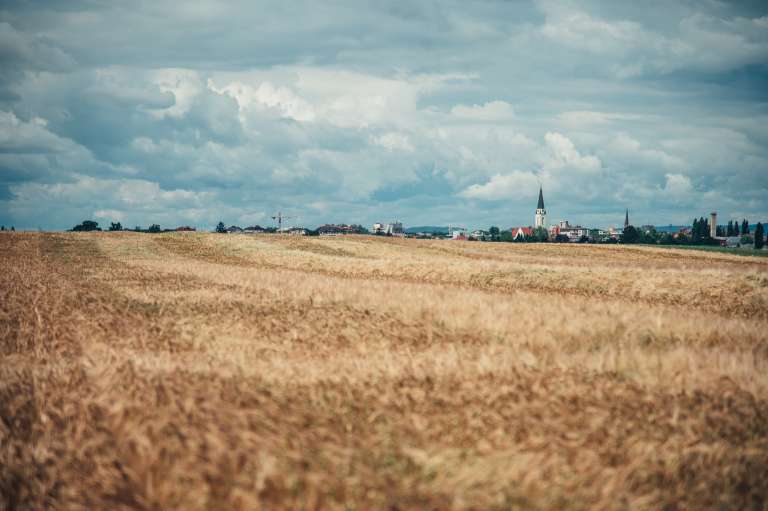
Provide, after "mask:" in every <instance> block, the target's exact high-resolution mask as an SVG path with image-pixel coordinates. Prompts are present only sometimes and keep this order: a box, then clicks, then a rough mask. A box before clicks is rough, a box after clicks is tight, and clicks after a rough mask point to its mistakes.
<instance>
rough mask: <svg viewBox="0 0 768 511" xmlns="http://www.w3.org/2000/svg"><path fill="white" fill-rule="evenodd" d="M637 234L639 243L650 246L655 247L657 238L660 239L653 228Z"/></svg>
mask: <svg viewBox="0 0 768 511" xmlns="http://www.w3.org/2000/svg"><path fill="white" fill-rule="evenodd" d="M639 234H640V240H639V243H648V244H650V245H655V244H656V243H658V242H659V238H660V237H661V236H660V234H659V233H658V232H657V231H656V229H655V228H653V227H651V228H650V229H647V230H643V231H641V232H640V233H639Z"/></svg>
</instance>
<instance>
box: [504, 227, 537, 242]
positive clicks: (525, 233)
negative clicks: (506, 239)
mask: <svg viewBox="0 0 768 511" xmlns="http://www.w3.org/2000/svg"><path fill="white" fill-rule="evenodd" d="M510 231H511V232H512V239H513V240H515V241H522V240H524V239H525V238H530V237H531V236H533V227H513V228H512V229H510Z"/></svg>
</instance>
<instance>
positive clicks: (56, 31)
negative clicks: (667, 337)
mask: <svg viewBox="0 0 768 511" xmlns="http://www.w3.org/2000/svg"><path fill="white" fill-rule="evenodd" d="M766 127H768V3H766V2H764V1H757V2H721V1H716V0H695V1H681V2H674V1H669V0H658V1H657V0H648V1H645V2H616V1H605V2H596V1H591V0H585V1H573V2H571V1H564V2H555V1H549V0H542V1H525V0H519V1H517V0H512V1H492V0H486V1H480V0H478V1H467V0H460V1H455V2H452V1H440V2H419V1H414V2H403V1H396V2H386V1H384V2H382V1H377V2H370V3H367V2H364V1H361V0H352V1H348V2H347V1H343V0H340V1H333V2H319V1H306V2H304V1H288V2H286V1H285V0H280V1H276V2H270V1H256V2H254V1H252V0H247V1H241V2H240V1H232V2H218V1H216V2H214V1H207V0H201V1H195V2H178V1H166V0H147V1H144V0H132V1H114V2H95V1H93V0H87V1H80V0H68V1H67V2H61V1H50V2H46V1H32V0H27V1H18V0H16V1H12V2H8V1H6V0H2V1H0V223H1V224H4V225H6V226H9V225H14V226H15V227H16V228H17V229H46V230H49V229H50V230H58V229H67V228H71V227H72V226H74V225H75V224H76V223H79V222H81V221H82V220H85V219H93V220H96V221H98V222H99V223H100V224H101V225H102V226H105V225H109V222H116V221H119V222H121V223H122V224H123V225H124V226H126V227H133V226H135V225H142V226H147V225H149V224H151V223H158V224H160V225H161V226H162V227H164V228H165V227H175V226H179V225H193V226H197V227H199V228H211V227H212V226H214V225H215V224H216V223H217V222H219V221H220V220H222V221H224V222H225V223H226V224H227V225H230V224H237V225H241V226H247V225H253V224H259V225H262V226H268V225H274V222H273V221H272V220H271V219H270V217H271V216H273V215H274V214H276V213H277V212H278V211H282V212H283V214H284V215H289V216H293V217H296V218H295V219H294V220H291V221H290V223H294V224H298V225H304V226H307V227H313V226H316V225H320V224H323V223H340V222H344V223H363V224H366V225H367V224H371V223H373V222H377V221H384V222H387V221H393V220H399V221H402V222H403V223H404V224H405V225H406V226H409V225H410V226H415V225H448V224H452V225H463V226H466V227H470V228H474V227H488V226H491V225H497V226H500V227H502V228H505V227H510V226H518V225H531V224H533V218H534V210H535V207H536V199H537V196H538V191H539V186H540V185H541V186H542V187H543V190H544V199H545V203H546V206H547V210H548V218H547V220H548V222H549V223H555V222H557V221H559V220H565V219H567V220H569V221H570V222H571V223H572V224H575V223H578V224H583V225H589V226H594V227H609V226H619V225H622V224H623V220H624V211H625V209H626V208H629V210H630V220H631V221H632V223H633V224H635V225H643V224H655V225H669V224H675V225H678V224H688V223H690V222H691V220H692V218H693V217H698V216H706V215H708V213H709V212H710V211H713V210H716V211H717V212H718V213H719V219H720V221H721V223H726V222H727V221H728V220H729V219H733V218H738V219H741V218H748V219H750V221H752V222H755V221H758V220H760V221H765V220H767V219H768V128H766Z"/></svg>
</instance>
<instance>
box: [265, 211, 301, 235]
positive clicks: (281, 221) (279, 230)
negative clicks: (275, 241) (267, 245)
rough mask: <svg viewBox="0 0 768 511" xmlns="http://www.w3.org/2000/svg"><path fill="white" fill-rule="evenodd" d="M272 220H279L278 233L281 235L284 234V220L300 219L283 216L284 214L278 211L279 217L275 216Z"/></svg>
mask: <svg viewBox="0 0 768 511" xmlns="http://www.w3.org/2000/svg"><path fill="white" fill-rule="evenodd" d="M271 218H272V220H277V232H278V233H280V232H283V220H290V219H292V218H298V217H295V216H283V214H282V213H281V212H280V211H278V212H277V216H273V217H271Z"/></svg>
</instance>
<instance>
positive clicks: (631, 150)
mask: <svg viewBox="0 0 768 511" xmlns="http://www.w3.org/2000/svg"><path fill="white" fill-rule="evenodd" d="M609 150H610V151H612V152H615V153H618V154H620V155H622V156H623V157H624V158H625V159H626V160H628V161H631V162H633V163H637V162H640V163H646V164H652V165H660V166H661V167H663V168H665V169H668V170H680V169H684V168H686V167H687V165H686V163H685V161H684V160H683V159H682V158H680V157H678V156H673V155H671V154H669V153H667V152H666V151H662V150H659V149H646V148H643V147H642V144H641V143H640V142H639V141H638V140H635V139H633V138H632V137H630V136H629V135H627V134H626V133H619V134H618V135H616V137H614V139H613V140H612V141H611V143H610V145H609Z"/></svg>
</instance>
